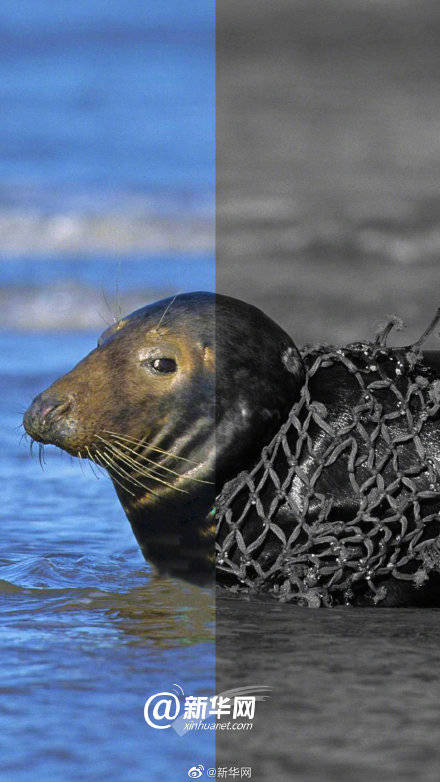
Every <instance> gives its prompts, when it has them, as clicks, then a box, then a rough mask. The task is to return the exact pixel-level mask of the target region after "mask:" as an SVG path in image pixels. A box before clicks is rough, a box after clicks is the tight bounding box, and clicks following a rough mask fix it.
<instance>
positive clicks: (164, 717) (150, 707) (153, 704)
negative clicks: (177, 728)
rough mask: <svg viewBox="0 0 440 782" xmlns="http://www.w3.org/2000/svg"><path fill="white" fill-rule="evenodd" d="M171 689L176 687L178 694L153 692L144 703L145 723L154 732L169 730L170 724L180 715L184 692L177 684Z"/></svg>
mask: <svg viewBox="0 0 440 782" xmlns="http://www.w3.org/2000/svg"><path fill="white" fill-rule="evenodd" d="M173 687H176V688H177V689H178V690H180V692H179V693H177V694H176V693H175V692H155V693H154V695H150V697H149V698H148V699H147V700H146V702H145V706H144V717H145V722H146V723H147V725H150V726H151V727H152V728H156V730H165V729H166V728H171V723H172V722H174V720H175V719H176V717H178V716H179V714H180V706H181V698H182V696H183V695H184V692H183V690H182V688H181V687H179V685H178V684H173Z"/></svg>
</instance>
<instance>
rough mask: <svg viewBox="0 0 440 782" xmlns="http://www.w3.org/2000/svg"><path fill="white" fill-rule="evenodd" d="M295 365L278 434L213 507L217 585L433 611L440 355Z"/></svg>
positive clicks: (403, 352)
mask: <svg viewBox="0 0 440 782" xmlns="http://www.w3.org/2000/svg"><path fill="white" fill-rule="evenodd" d="M304 364H305V370H306V376H307V381H306V384H305V385H304V387H303V389H302V391H301V399H300V400H296V402H295V403H294V404H293V406H292V410H291V412H290V414H289V418H288V421H287V422H286V424H285V426H283V427H282V429H281V430H280V432H279V433H278V434H277V436H276V438H275V439H274V441H273V442H272V443H271V444H270V445H268V447H267V448H266V449H265V451H266V453H265V455H264V457H263V458H262V459H261V460H260V461H259V463H258V464H257V465H256V467H255V468H254V470H253V471H252V472H251V473H250V474H248V475H246V476H243V477H242V478H241V479H238V480H237V481H236V482H235V483H231V485H229V486H227V487H225V491H224V492H223V496H222V497H220V499H219V506H220V514H219V516H220V522H219V529H218V536H217V548H218V562H219V574H218V580H219V581H221V582H223V583H225V584H230V583H231V582H232V583H234V582H236V583H242V584H245V585H247V586H248V587H249V586H251V585H252V584H253V583H254V582H255V583H256V584H259V585H260V586H261V588H263V589H264V588H269V587H272V586H273V585H274V584H276V589H278V588H279V586H280V585H282V584H284V587H286V585H287V584H291V585H293V586H294V592H293V593H292V592H291V591H290V586H289V589H288V591H289V594H290V597H289V599H291V598H293V599H298V600H299V602H304V601H306V602H307V601H310V602H309V604H311V605H318V604H320V600H321V599H324V600H325V599H327V598H328V597H329V595H330V600H333V599H334V595H336V601H337V602H341V598H342V602H344V598H346V599H348V601H349V602H350V603H354V604H357V605H363V604H367V605H368V604H374V603H376V602H377V603H379V601H380V604H381V605H440V584H439V576H438V572H439V569H440V547H439V546H438V542H439V540H440V538H439V533H440V393H439V392H440V382H439V378H440V354H439V353H436V352H425V353H421V352H420V351H419V350H418V351H413V350H411V349H410V348H402V349H388V348H387V349H385V348H382V347H378V346H377V345H368V343H367V344H354V345H349V346H346V347H345V348H338V349H336V348H334V349H332V348H321V349H315V350H313V349H311V350H309V351H304ZM286 579H287V580H286ZM316 585H318V586H316ZM323 587H324V588H323ZM325 594H326V595H327V598H326V597H325ZM348 595H349V598H347V596H348ZM338 598H339V599H338Z"/></svg>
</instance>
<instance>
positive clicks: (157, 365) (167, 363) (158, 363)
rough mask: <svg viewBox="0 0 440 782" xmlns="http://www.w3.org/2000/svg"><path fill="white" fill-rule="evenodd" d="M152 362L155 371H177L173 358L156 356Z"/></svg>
mask: <svg viewBox="0 0 440 782" xmlns="http://www.w3.org/2000/svg"><path fill="white" fill-rule="evenodd" d="M150 363H151V367H152V369H154V371H155V372H160V373H161V374H163V375H165V374H169V373H170V372H175V371H176V369H177V364H176V362H175V361H174V359H173V358H154V359H153V360H152V361H151V362H150Z"/></svg>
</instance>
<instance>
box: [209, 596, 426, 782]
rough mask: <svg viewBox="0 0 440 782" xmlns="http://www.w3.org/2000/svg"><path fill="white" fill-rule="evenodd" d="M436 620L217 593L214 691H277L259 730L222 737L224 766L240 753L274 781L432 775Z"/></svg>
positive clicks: (420, 613) (261, 714) (413, 613)
mask: <svg viewBox="0 0 440 782" xmlns="http://www.w3.org/2000/svg"><path fill="white" fill-rule="evenodd" d="M439 616H440V614H439V611H438V610H436V609H432V610H431V609H430V610H413V609H374V608H373V609H352V608H349V609H348V608H347V609H346V608H338V609H330V610H321V609H317V610H313V609H306V608H297V607H293V606H289V605H279V604H277V603H276V602H275V601H270V602H266V601H265V602H263V601H256V600H253V601H251V602H247V601H243V600H239V599H234V598H232V597H225V596H218V597H217V600H216V639H217V640H216V659H217V687H218V688H220V689H223V688H226V687H230V686H234V685H233V683H236V682H240V685H246V684H252V685H255V684H264V685H267V686H270V687H272V692H271V698H270V700H267V701H266V702H265V703H263V704H260V708H259V709H257V710H256V714H257V719H256V720H255V726H254V730H253V731H251V732H249V733H246V734H241V735H240V736H238V735H237V734H234V733H230V734H228V735H227V736H224V735H223V734H219V735H218V736H217V742H216V750H217V764H219V765H224V764H225V762H226V761H227V762H229V761H230V760H231V761H232V762H237V761H239V765H251V766H252V770H253V773H252V778H255V779H258V780H262V781H263V780H269V779H270V780H274V782H284V780H286V779H289V780H295V781H296V780H298V782H300V781H301V782H302V780H307V782H321V780H323V779H325V780H331V781H332V782H333V780H334V782H338V781H339V780H340V781H341V782H353V780H361V781H362V782H367V781H368V780H371V779H377V778H380V779H386V780H387V781H388V780H390V782H391V780H393V782H394V781H395V782H400V781H401V780H408V782H410V781H411V782H412V781H413V780H423V782H425V780H426V782H431V780H432V782H435V780H437V779H438V768H439V761H440V749H439V738H440V730H439V725H440V683H439V677H438V671H437V661H438V646H439V641H440V638H439V625H438V619H439ZM235 686H236V685H235Z"/></svg>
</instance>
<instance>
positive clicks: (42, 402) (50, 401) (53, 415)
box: [23, 392, 72, 444]
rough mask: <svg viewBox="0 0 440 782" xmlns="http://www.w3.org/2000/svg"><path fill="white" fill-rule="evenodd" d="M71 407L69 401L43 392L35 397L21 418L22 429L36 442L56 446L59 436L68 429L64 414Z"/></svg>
mask: <svg viewBox="0 0 440 782" xmlns="http://www.w3.org/2000/svg"><path fill="white" fill-rule="evenodd" d="M71 407H72V402H71V400H70V399H59V398H58V397H56V396H53V395H51V394H50V395H49V394H46V393H45V392H43V393H42V394H39V395H38V396H36V397H35V399H34V401H33V402H32V404H31V406H30V407H29V408H28V409H27V410H26V413H25V414H24V418H23V425H24V428H25V429H26V432H27V433H28V434H29V435H30V436H31V437H32V438H33V439H34V440H37V441H38V442H42V443H54V444H57V443H58V441H59V439H60V436H62V435H63V434H65V430H66V429H67V428H70V427H69V425H68V419H67V417H66V414H67V413H68V412H69V411H70V409H71Z"/></svg>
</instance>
